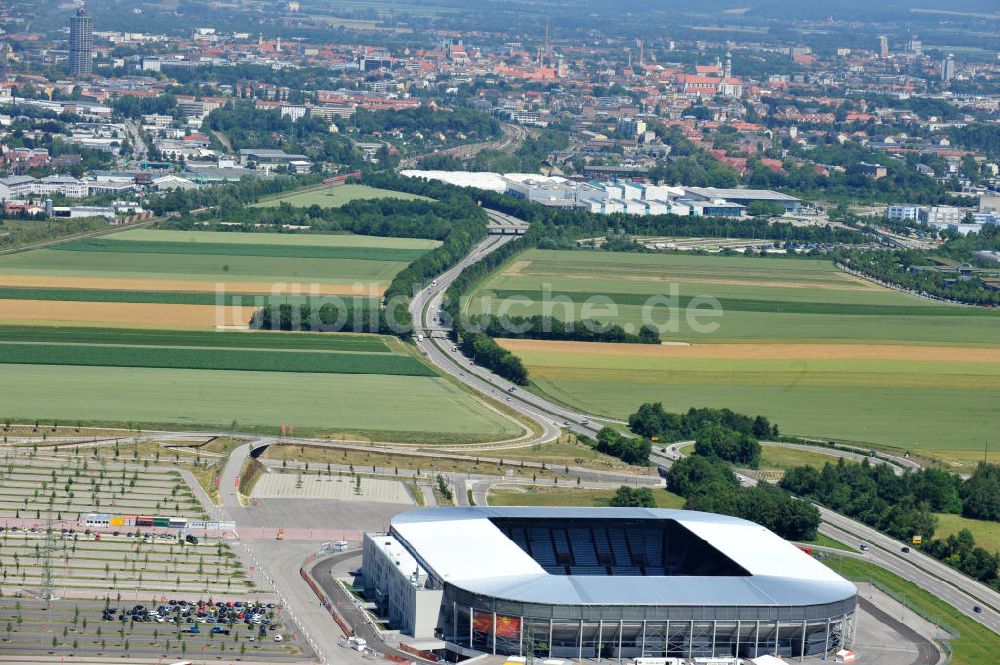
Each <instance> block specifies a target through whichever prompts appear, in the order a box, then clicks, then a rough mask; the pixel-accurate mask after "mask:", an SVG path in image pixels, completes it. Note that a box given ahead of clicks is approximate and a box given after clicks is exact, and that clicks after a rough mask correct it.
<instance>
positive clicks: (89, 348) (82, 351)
mask: <svg viewBox="0 0 1000 665" xmlns="http://www.w3.org/2000/svg"><path fill="white" fill-rule="evenodd" d="M0 360H2V362H4V363H7V364H19V365H39V364H45V365H87V366H92V367H163V368H174V369H209V370H215V369H223V370H238V371H259V372H299V373H302V372H318V373H332V374H385V375H409V376H434V373H433V372H432V371H431V369H430V368H429V367H427V366H426V365H424V364H423V363H421V362H420V361H419V360H417V359H416V358H414V357H413V356H410V355H404V354H388V353H382V354H367V353H338V352H332V353H331V352H318V351H273V350H258V349H226V348H200V349H187V348H183V347H169V346H168V347H162V346H161V347H156V346H115V345H111V344H94V345H89V344H53V343H50V342H43V343H38V342H27V343H11V342H0Z"/></svg>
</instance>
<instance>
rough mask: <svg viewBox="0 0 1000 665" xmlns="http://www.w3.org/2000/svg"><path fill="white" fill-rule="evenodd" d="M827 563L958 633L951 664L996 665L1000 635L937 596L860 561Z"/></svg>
mask: <svg viewBox="0 0 1000 665" xmlns="http://www.w3.org/2000/svg"><path fill="white" fill-rule="evenodd" d="M824 563H826V565H828V566H830V567H831V568H832V569H833V570H835V571H837V572H838V573H840V574H841V575H843V576H844V577H846V578H847V579H850V580H854V581H856V582H861V581H868V580H872V581H874V582H875V583H876V585H878V587H879V588H881V589H882V590H884V591H887V592H888V593H890V594H892V595H894V596H895V597H896V598H901V599H902V598H905V601H906V604H907V606H908V607H910V608H911V609H913V610H914V611H916V612H917V613H918V614H920V615H921V616H923V617H925V618H927V619H929V620H931V621H933V622H935V623H937V624H939V625H941V626H943V627H944V628H945V629H947V630H950V631H955V632H957V633H958V635H959V638H958V639H957V640H952V641H951V648H952V661H951V662H952V663H954V664H955V665H980V664H981V663H992V662H995V656H996V654H997V653H998V652H1000V635H997V634H996V633H994V632H993V631H991V630H990V629H989V628H986V627H985V626H983V625H982V624H980V623H978V622H976V621H973V620H972V619H970V618H969V617H967V616H966V615H965V614H962V613H961V612H959V611H958V610H956V609H955V608H954V607H952V606H951V605H949V604H948V603H946V602H944V601H943V600H941V599H940V598H938V597H937V596H934V595H933V594H931V593H928V592H927V591H925V590H924V589H922V588H921V587H919V586H917V585H916V584H913V583H912V582H908V581H907V580H904V579H903V578H901V577H899V576H898V575H894V574H893V573H890V572H889V571H887V570H883V569H882V568H879V567H878V566H875V565H873V564H871V563H868V562H867V561H863V560H861V559H855V558H851V557H838V556H833V557H829V558H827V559H825V560H824Z"/></svg>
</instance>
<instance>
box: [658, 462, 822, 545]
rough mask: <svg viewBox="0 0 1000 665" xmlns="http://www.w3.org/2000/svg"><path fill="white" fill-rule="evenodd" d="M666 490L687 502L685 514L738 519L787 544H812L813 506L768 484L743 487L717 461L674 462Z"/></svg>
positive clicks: (815, 522) (816, 525) (816, 518)
mask: <svg viewBox="0 0 1000 665" xmlns="http://www.w3.org/2000/svg"><path fill="white" fill-rule="evenodd" d="M667 489H668V490H669V491H671V492H673V493H674V494H678V495H680V496H682V497H684V498H685V499H686V501H685V503H684V509H685V510H701V511H705V512H710V513H719V514H722V515H731V516H733V517H739V518H741V519H745V520H749V521H751V522H755V523H757V524H760V525H761V526H763V527H765V528H767V529H770V530H771V531H773V532H774V533H776V534H778V535H779V536H781V537H782V538H786V539H788V540H812V539H813V538H815V537H816V530H817V529H818V528H819V522H820V514H819V509H818V508H816V506H814V505H812V504H811V503H809V502H808V501H803V500H801V499H796V498H794V497H792V496H791V495H789V494H788V493H787V492H785V491H782V490H781V489H779V488H777V487H774V486H773V485H768V484H767V483H758V484H757V485H755V486H754V487H749V488H748V487H742V486H741V485H740V482H739V479H738V478H737V477H736V475H735V474H734V473H733V471H732V468H731V467H730V465H729V464H728V463H727V462H725V461H724V460H722V459H719V458H718V457H705V456H702V455H699V454H694V455H690V456H688V457H685V458H683V459H681V460H678V461H676V462H674V463H673V465H671V467H670V469H669V470H668V471H667Z"/></svg>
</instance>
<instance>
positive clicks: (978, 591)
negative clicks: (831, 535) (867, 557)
mask: <svg viewBox="0 0 1000 665" xmlns="http://www.w3.org/2000/svg"><path fill="white" fill-rule="evenodd" d="M819 510H820V516H821V517H822V518H823V520H824V521H825V522H828V523H830V524H832V525H834V526H837V527H839V528H841V529H843V530H847V531H848V532H850V533H853V534H856V535H857V536H858V537H859V538H865V539H867V541H866V542H868V543H869V544H874V545H877V546H879V547H881V548H883V549H885V550H886V551H888V552H890V553H892V555H893V556H895V557H896V558H903V557H905V559H906V560H907V561H908V562H909V563H911V564H913V565H914V566H916V567H918V568H921V569H923V570H926V571H927V572H928V573H930V574H932V575H934V576H935V577H938V578H941V579H943V580H945V581H946V582H949V583H950V584H952V585H955V586H959V587H961V588H962V589H963V590H965V591H966V593H968V594H969V595H970V596H974V597H976V598H977V599H979V601H980V603H979V604H982V605H986V606H990V607H992V608H993V609H994V610H996V609H997V608H1000V594H998V593H997V592H996V591H994V590H993V589H990V588H989V587H987V586H986V585H985V584H981V583H980V582H977V581H975V580H973V579H972V578H970V577H967V576H966V575H963V574H962V573H960V572H959V571H957V570H955V569H954V568H951V567H950V566H948V565H947V564H944V563H942V562H940V561H938V560H937V559H935V558H933V557H930V556H927V555H926V554H923V553H922V552H920V551H918V550H916V549H910V551H909V552H907V553H905V554H904V553H903V552H902V548H903V547H909V545H908V544H906V543H903V542H900V541H898V540H895V539H894V538H891V537H889V536H887V535H885V534H883V533H881V532H879V531H876V530H875V529H873V528H871V527H869V526H867V525H865V524H861V523H860V522H856V521H854V520H852V519H850V518H847V517H844V516H843V515H841V514H839V513H836V512H834V511H832V510H830V509H828V508H823V507H822V506H820V507H819ZM918 564H919V565H918Z"/></svg>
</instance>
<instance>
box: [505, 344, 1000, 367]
mask: <svg viewBox="0 0 1000 665" xmlns="http://www.w3.org/2000/svg"><path fill="white" fill-rule="evenodd" d="M498 341H499V342H500V344H501V346H503V347H504V348H505V349H508V350H510V351H513V352H514V353H519V352H527V353H531V352H538V353H571V354H575V355H580V356H587V355H592V354H593V355H604V356H622V357H634V358H708V359H713V360H746V359H751V360H903V361H906V360H920V361H944V362H981V363H1000V348H988V347H987V348H980V347H958V346H904V345H892V344H689V345H682V344H664V345H659V346H658V345H654V344H604V343H596V342H548V341H540V340H533V339H501V340H498Z"/></svg>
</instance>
